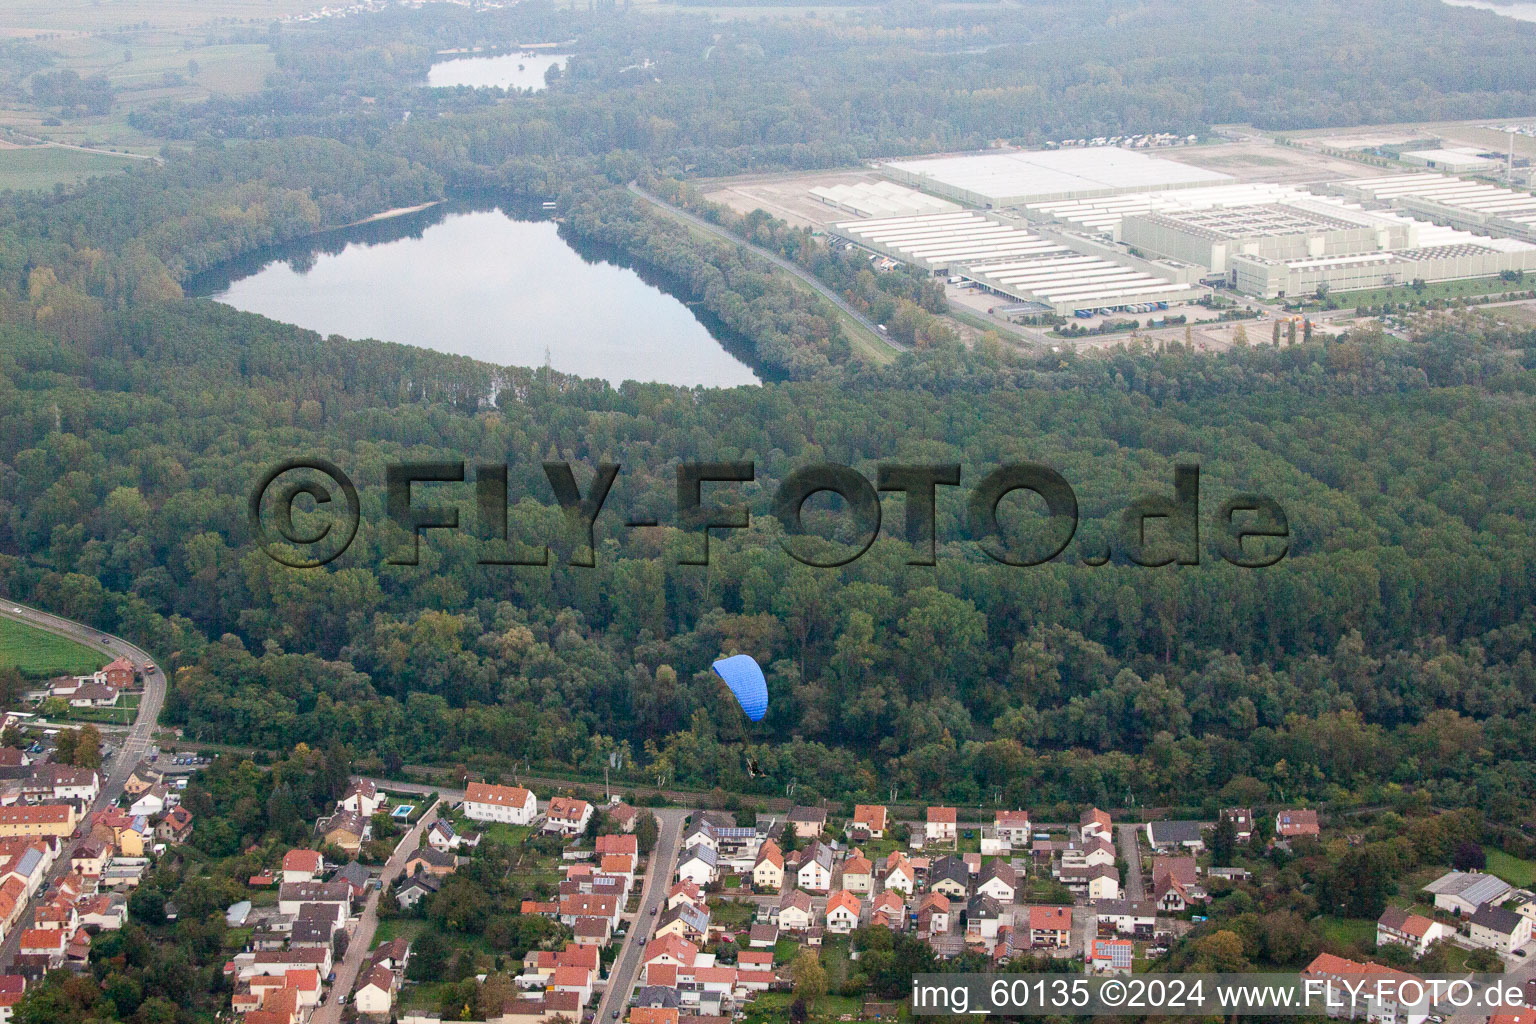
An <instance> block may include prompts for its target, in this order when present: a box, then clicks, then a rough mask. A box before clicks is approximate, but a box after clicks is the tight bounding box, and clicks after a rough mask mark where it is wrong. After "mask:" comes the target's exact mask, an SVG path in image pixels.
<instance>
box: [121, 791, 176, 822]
mask: <svg viewBox="0 0 1536 1024" xmlns="http://www.w3.org/2000/svg"><path fill="white" fill-rule="evenodd" d="M170 800H171V791H170V790H168V789H166V788H165V786H164V785H159V786H152V787H150V788H149V789H147V790H145V791H144V792H143V793H140V794H139V798H138V799H137V800H135V801H134V802H133V805H132V806H131V807H129V808H128V813H129V814H133V815H143V816H144V817H146V818H153V817H154V816H155V815H157V814H159V813H161V812H162V811H164V810H165V808H166V806H167V805H168V804H169V803H170Z"/></svg>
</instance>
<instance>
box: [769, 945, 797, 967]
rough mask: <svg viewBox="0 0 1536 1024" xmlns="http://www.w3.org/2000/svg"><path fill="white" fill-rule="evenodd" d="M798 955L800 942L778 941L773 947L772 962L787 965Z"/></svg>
mask: <svg viewBox="0 0 1536 1024" xmlns="http://www.w3.org/2000/svg"><path fill="white" fill-rule="evenodd" d="M799 955H800V942H799V940H797V939H780V940H779V941H778V942H776V943H775V944H774V946H773V962H774V963H776V964H787V963H789V962H790V961H791V960H793V959H794V958H795V957H797V956H799Z"/></svg>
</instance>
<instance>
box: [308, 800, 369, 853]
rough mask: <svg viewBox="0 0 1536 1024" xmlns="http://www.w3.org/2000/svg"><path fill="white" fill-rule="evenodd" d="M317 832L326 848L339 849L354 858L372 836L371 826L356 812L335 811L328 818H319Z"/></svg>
mask: <svg viewBox="0 0 1536 1024" xmlns="http://www.w3.org/2000/svg"><path fill="white" fill-rule="evenodd" d="M318 831H319V834H320V838H321V840H322V841H323V842H324V843H325V844H326V845H327V846H336V847H339V848H340V849H341V850H342V851H343V852H345V853H348V854H350V855H352V856H354V857H355V856H357V854H358V851H360V850H361V849H362V848H363V844H364V843H366V842H367V841H368V840H369V839H370V838H371V837H372V836H373V826H372V825H371V824H369V822H368V819H367V818H364V817H362V816H361V815H359V814H358V813H357V812H356V811H337V812H336V813H335V814H333V815H331V816H330V817H329V818H321V819H320V826H319V829H318Z"/></svg>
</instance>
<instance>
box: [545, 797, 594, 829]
mask: <svg viewBox="0 0 1536 1024" xmlns="http://www.w3.org/2000/svg"><path fill="white" fill-rule="evenodd" d="M591 820H592V805H591V804H589V803H587V802H586V801H585V800H577V799H576V798H574V797H569V796H557V797H555V798H554V799H553V800H551V801H550V802H549V808H548V810H546V811H545V812H544V826H543V828H544V831H545V832H553V833H555V834H557V835H562V836H579V835H581V834H582V833H583V832H585V831H586V830H587V823H588V822H590V821H591Z"/></svg>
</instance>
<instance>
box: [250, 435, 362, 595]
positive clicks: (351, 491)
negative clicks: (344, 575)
mask: <svg viewBox="0 0 1536 1024" xmlns="http://www.w3.org/2000/svg"><path fill="white" fill-rule="evenodd" d="M290 474H292V476H291V478H290V479H288V480H286V481H280V480H279V478H280V477H284V476H289V475H290ZM317 474H318V475H319V477H324V478H325V482H323V483H322V482H321V480H320V479H319V478H317ZM337 489H339V490H340V491H341V493H342V496H343V497H344V498H345V500H346V507H345V508H339V507H335V505H336V503H335V500H334V499H335V494H334V492H335V491H336V490H337ZM301 494H307V495H309V497H310V498H311V499H313V501H314V504H315V508H314V509H313V510H311V511H301V514H302V522H303V524H304V525H303V526H300V525H298V524H296V523H294V521H293V505H294V501H295V500H296V499H297V498H298V496H299V495H301ZM326 506H330V507H326ZM247 512H248V514H249V516H250V521H251V534H252V535H253V536H254V537H255V538H256V542H257V543H258V544H260V545H261V547H262V550H264V551H266V553H267V556H268V557H269V558H271V559H272V560H273V561H275V562H278V563H280V564H282V565H286V566H289V567H290V568H293V569H314V568H317V567H318V566H322V565H324V564H325V563H327V562H329V561H331V560H332V559H334V558H336V557H337V556H338V555H340V554H341V553H342V552H344V551H346V550H347V548H348V547H350V546H351V544H352V540H353V538H355V537H356V536H357V524H358V520H359V519H360V518H361V516H362V505H361V504H360V503H359V502H358V500H357V488H356V487H354V486H353V485H352V480H351V478H350V477H348V476H347V474H345V473H343V472H342V471H341V470H340V469H338V468H337V467H336V466H335V465H334V464H333V463H330V462H327V461H326V460H324V459H291V460H289V461H287V462H281V463H278V464H277V465H276V466H273V467H272V468H271V469H269V470H267V472H266V473H265V474H263V475H262V478H261V479H260V480H258V481H257V482H256V486H255V487H254V488H253V489H252V490H251V497H250V504H249V507H248V508H247ZM317 521H318V525H317ZM269 525H270V527H271V528H269ZM274 530H275V532H274ZM296 548H297V549H299V550H297V551H295V549H296ZM304 549H308V550H307V551H306V550H304Z"/></svg>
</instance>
